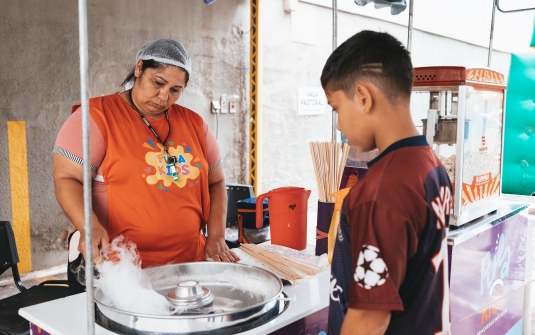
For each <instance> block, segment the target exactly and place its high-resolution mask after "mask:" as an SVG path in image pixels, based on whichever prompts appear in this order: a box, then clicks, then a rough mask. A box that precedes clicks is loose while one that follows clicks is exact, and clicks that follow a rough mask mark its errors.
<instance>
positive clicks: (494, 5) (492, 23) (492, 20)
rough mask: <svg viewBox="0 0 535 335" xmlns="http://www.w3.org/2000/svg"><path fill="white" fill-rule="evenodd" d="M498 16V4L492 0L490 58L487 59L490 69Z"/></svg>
mask: <svg viewBox="0 0 535 335" xmlns="http://www.w3.org/2000/svg"><path fill="white" fill-rule="evenodd" d="M495 14H496V3H495V2H494V0H492V19H491V21H490V39H489V57H488V59H487V67H490V64H491V61H492V41H493V39H494V15H495Z"/></svg>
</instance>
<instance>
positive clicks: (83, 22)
mask: <svg viewBox="0 0 535 335" xmlns="http://www.w3.org/2000/svg"><path fill="white" fill-rule="evenodd" d="M78 22H79V38H80V98H81V99H80V101H81V103H82V145H83V159H84V166H83V171H84V179H83V182H84V232H85V240H86V241H87V243H86V244H85V260H86V262H85V287H86V296H87V306H86V307H87V334H89V335H94V334H95V306H94V304H93V243H91V241H92V240H93V227H92V222H91V213H92V208H91V158H90V157H91V156H90V152H89V92H88V91H89V73H88V70H89V52H88V48H89V46H88V37H87V0H78Z"/></svg>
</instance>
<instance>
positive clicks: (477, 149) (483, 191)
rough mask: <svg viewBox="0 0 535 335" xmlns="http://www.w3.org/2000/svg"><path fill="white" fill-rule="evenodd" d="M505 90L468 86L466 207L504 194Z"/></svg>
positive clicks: (463, 182)
mask: <svg viewBox="0 0 535 335" xmlns="http://www.w3.org/2000/svg"><path fill="white" fill-rule="evenodd" d="M502 123H503V90H502V91H489V90H484V89H479V88H474V87H471V86H467V87H466V103H465V126H464V142H463V171H462V188H463V189H462V203H461V206H462V208H465V207H470V206H472V205H473V204H474V203H476V202H478V201H479V200H483V199H487V198H489V199H490V198H494V197H498V196H499V195H500V181H501V176H500V174H501V156H502V127H503V125H502Z"/></svg>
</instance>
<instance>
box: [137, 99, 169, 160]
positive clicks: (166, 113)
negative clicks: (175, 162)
mask: <svg viewBox="0 0 535 335" xmlns="http://www.w3.org/2000/svg"><path fill="white" fill-rule="evenodd" d="M128 95H129V96H130V101H132V105H133V107H134V109H135V110H136V112H137V113H138V114H139V116H140V117H141V120H143V122H144V123H145V125H146V126H147V127H148V128H149V130H150V131H151V132H152V133H153V134H154V137H156V140H157V141H158V143H160V144H161V145H162V146H163V150H165V153H166V154H167V155H168V156H169V152H167V147H166V146H165V142H166V141H167V138H168V137H169V134H171V123H169V112H168V111H165V119H166V120H167V127H168V128H169V132H168V133H167V136H166V137H165V139H164V140H163V143H162V141H161V140H160V136H158V134H157V133H156V130H154V128H152V126H151V125H150V123H149V121H148V120H147V119H146V118H145V117H144V116H143V114H141V112H140V111H139V110H138V109H137V106H136V104H135V103H134V99H132V89H130V90H129V91H128Z"/></svg>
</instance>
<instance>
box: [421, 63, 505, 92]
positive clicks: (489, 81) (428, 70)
mask: <svg viewBox="0 0 535 335" xmlns="http://www.w3.org/2000/svg"><path fill="white" fill-rule="evenodd" d="M413 84H414V86H415V87H421V86H459V85H469V86H476V87H481V88H489V89H499V90H501V89H505V88H506V85H505V77H504V75H503V74H501V73H499V72H497V71H494V70H491V69H486V68H473V69H467V68H465V67H462V66H429V67H417V68H414V81H413Z"/></svg>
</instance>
